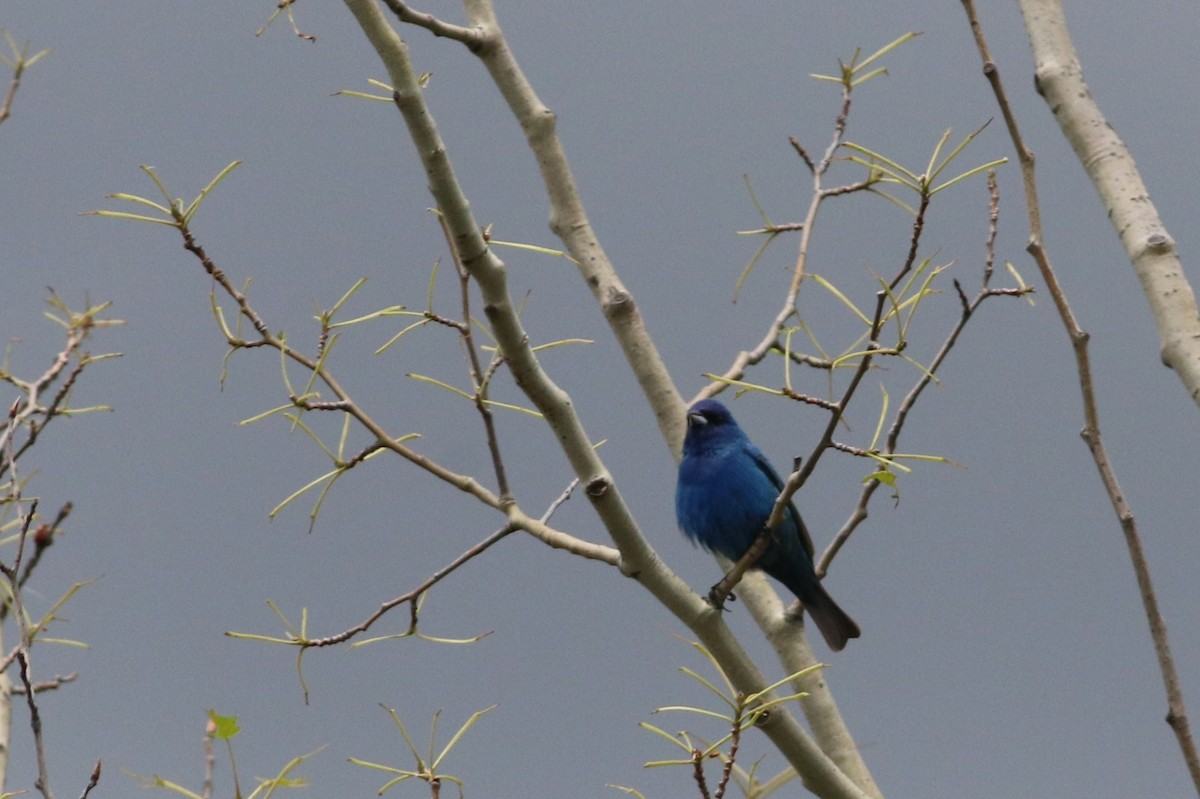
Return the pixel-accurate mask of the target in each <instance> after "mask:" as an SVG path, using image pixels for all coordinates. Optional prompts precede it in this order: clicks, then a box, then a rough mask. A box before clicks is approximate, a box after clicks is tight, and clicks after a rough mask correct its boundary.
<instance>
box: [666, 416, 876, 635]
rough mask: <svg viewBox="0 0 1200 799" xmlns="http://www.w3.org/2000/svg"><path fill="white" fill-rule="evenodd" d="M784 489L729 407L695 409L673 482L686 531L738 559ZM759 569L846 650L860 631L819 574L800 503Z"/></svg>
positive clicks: (711, 548) (682, 527)
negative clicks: (827, 591)
mask: <svg viewBox="0 0 1200 799" xmlns="http://www.w3.org/2000/svg"><path fill="white" fill-rule="evenodd" d="M782 491H783V481H782V480H780V479H779V475H778V474H777V473H776V472H775V470H774V469H773V468H772V467H771V464H770V463H769V462H768V461H767V458H766V456H765V455H763V454H762V452H761V451H759V449H758V447H756V446H754V444H753V443H752V442H751V441H750V439H749V438H747V437H746V434H745V433H743V432H742V428H740V427H738V423H737V422H735V421H734V420H733V416H732V415H731V414H730V413H729V409H728V408H726V407H725V406H724V405H722V404H721V403H719V402H717V401H716V400H711V399H704V400H700V401H699V402H697V403H696V404H695V405H693V406H692V407H691V409H690V410H689V411H688V415H687V435H686V437H685V438H684V440H683V460H681V461H680V462H679V481H678V483H677V484H676V486H675V517H676V519H677V520H678V522H679V529H680V530H682V531H683V534H684V535H685V536H687V537H688V538H689V539H690V540H691V541H692V542H693V543H695V544H699V545H700V546H701V547H703V548H704V549H706V550H708V551H709V552H716V553H718V554H721V555H724V556H725V557H727V558H729V559H730V560H732V561H736V560H738V559H739V558H740V557H741V556H742V555H744V554H746V550H748V549H749V548H750V545H751V544H753V543H754V540H755V539H756V538H758V534H759V533H760V532H762V529H763V525H765V524H766V521H767V517H769V516H770V515H771V508H772V507H773V506H774V505H775V500H776V499H778V498H779V495H780V493H782ZM754 568H756V569H761V570H763V571H765V572H766V573H767V574H769V575H771V576H772V577H774V578H775V579H776V580H778V581H779V582H781V583H783V584H784V585H785V586H787V587H788V589H789V590H790V591H791V592H792V593H793V594H795V595H796V596H797V597H798V598H799V599H800V601H801V602H803V603H804V607H805V609H806V610H807V611H808V615H809V616H811V617H812V620H813V621H814V622H816V624H817V629H819V630H820V631H821V635H823V636H824V637H825V642H826V643H828V644H829V648H830V649H832V650H833V651H835V652H840V651H841V649H842V648H843V647H844V646H845V645H846V641H847V640H848V639H850V638H858V636H859V635H860V634H861V633H860V631H859V629H858V625H857V624H855V623H854V620H853V619H851V618H850V617H849V616H847V615H846V612H845V611H844V610H842V609H841V608H840V607H838V605H837V603H836V602H834V601H833V598H832V597H831V596H829V594H828V593H826V591H825V588H824V587H823V586H822V585H821V582H820V580H818V579H817V575H816V572H815V570H814V569H813V545H812V539H811V538H809V535H808V530H806V529H805V528H804V522H803V520H801V518H800V514H799V513H798V512H797V511H796V506H795V505H791V504H789V505H788V509H787V513H786V514H785V515H784V517H783V520H782V521H781V522H780V523H779V526H778V527H776V528H775V538H774V540H773V541H772V542H771V543H770V544H769V545H768V546H767V549H766V551H765V552H763V554H762V557H760V558H759V559H758V562H757V563H756V564H755V565H754Z"/></svg>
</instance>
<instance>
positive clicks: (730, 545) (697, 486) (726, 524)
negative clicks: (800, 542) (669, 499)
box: [675, 440, 795, 560]
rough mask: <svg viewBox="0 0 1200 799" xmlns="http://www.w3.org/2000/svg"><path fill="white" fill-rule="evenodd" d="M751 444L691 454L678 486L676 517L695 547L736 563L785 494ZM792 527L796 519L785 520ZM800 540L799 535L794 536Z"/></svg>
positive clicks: (685, 460)
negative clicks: (780, 497) (768, 474)
mask: <svg viewBox="0 0 1200 799" xmlns="http://www.w3.org/2000/svg"><path fill="white" fill-rule="evenodd" d="M752 446H753V445H751V444H749V442H746V441H744V440H743V441H735V442H730V443H729V445H728V446H722V447H714V448H711V449H708V448H706V449H703V450H701V451H698V452H693V453H688V454H685V456H684V458H683V460H682V461H681V462H680V465H679V481H678V483H677V484H676V487H675V514H676V517H677V519H678V521H679V526H680V528H681V529H682V530H683V533H684V535H686V536H687V537H688V538H689V539H691V540H692V541H693V542H695V543H697V544H699V545H700V546H702V547H704V548H705V549H707V550H710V551H712V552H718V553H720V554H722V555H724V556H725V557H727V558H730V559H731V560H737V559H738V558H740V557H741V556H742V555H743V554H744V553H745V552H746V550H747V549H749V548H750V545H751V544H752V543H753V542H754V539H755V538H756V537H757V536H758V533H759V532H760V531H761V530H762V527H763V524H764V523H765V522H766V520H767V516H769V515H770V512H771V507H772V506H773V505H774V502H775V498H776V497H777V496H778V495H779V490H778V489H777V488H776V487H775V485H774V484H773V483H772V482H771V479H770V478H769V477H768V476H767V475H766V474H765V473H763V471H762V470H761V469H760V468H759V465H758V463H757V462H756V460H755V458H754V453H752V452H751V451H750V450H749V449H748V447H752ZM784 526H785V527H790V526H791V525H790V520H789V519H786V518H785V520H784ZM790 532H791V533H792V534H793V535H795V531H790Z"/></svg>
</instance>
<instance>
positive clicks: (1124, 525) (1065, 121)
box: [962, 0, 1200, 793]
mask: <svg viewBox="0 0 1200 799" xmlns="http://www.w3.org/2000/svg"><path fill="white" fill-rule="evenodd" d="M962 4H963V9H964V10H965V11H966V14H967V21H968V22H969V23H970V25H971V30H972V32H973V33H974V36H975V44H976V47H977V48H978V50H979V56H980V59H981V60H982V62H983V74H984V76H985V77H986V78H987V80H988V83H989V84H990V85H991V87H992V91H993V93H994V94H995V96H996V102H997V104H998V105H999V106H1000V110H1001V113H1002V114H1003V115H1004V121H1005V123H1006V124H1007V126H1008V132H1009V136H1010V137H1011V138H1012V142H1013V146H1014V147H1015V148H1016V151H1017V155H1018V157H1019V159H1020V162H1021V175H1022V178H1023V179H1024V184H1025V198H1026V206H1027V209H1028V213H1029V246H1028V248H1027V249H1028V251H1029V254H1030V255H1031V256H1032V257H1033V259H1034V262H1035V263H1036V264H1037V267H1038V270H1039V271H1040V273H1041V275H1042V280H1044V281H1045V283H1046V288H1047V290H1048V291H1049V292H1050V296H1051V297H1052V298H1053V300H1054V306H1055V308H1057V309H1058V314H1059V318H1060V319H1061V320H1062V323H1063V327H1064V328H1065V329H1066V332H1067V336H1068V337H1069V338H1070V341H1071V348H1072V350H1073V352H1074V354H1075V368H1076V371H1077V372H1078V374H1079V389H1080V394H1081V396H1082V400H1083V419H1084V422H1083V430H1082V432H1081V434H1080V435H1082V437H1083V440H1084V441H1085V442H1086V443H1087V446H1088V449H1089V450H1090V452H1091V454H1092V460H1093V461H1094V462H1095V464H1096V469H1097V470H1098V471H1099V473H1100V481H1101V482H1102V483H1103V485H1104V488H1105V490H1106V491H1107V492H1108V497H1109V501H1110V503H1111V504H1112V507H1113V512H1114V513H1116V516H1117V520H1118V522H1119V523H1120V525H1121V532H1122V533H1123V534H1124V537H1125V545H1126V547H1127V548H1128V550H1129V558H1130V561H1131V563H1132V565H1133V571H1134V575H1135V577H1136V579H1137V583H1138V590H1139V592H1140V594H1141V597H1142V607H1143V609H1144V611H1145V613H1146V621H1147V624H1148V625H1149V627H1150V635H1151V638H1152V639H1153V641H1154V651H1155V655H1156V656H1157V658H1158V666H1159V671H1160V672H1161V675H1162V681H1163V688H1164V690H1165V691H1166V695H1167V724H1168V725H1170V727H1171V729H1172V731H1174V733H1175V739H1176V741H1177V742H1178V744H1179V748H1180V751H1181V752H1182V754H1183V759H1184V762H1185V763H1186V765H1187V768H1188V772H1189V773H1190V775H1191V778H1192V783H1193V785H1194V786H1195V788H1196V791H1197V792H1198V793H1200V755H1198V754H1197V751H1196V742H1195V740H1194V739H1193V737H1192V732H1191V727H1190V725H1189V723H1188V717H1187V709H1186V707H1185V706H1184V702H1183V691H1182V689H1181V688H1180V685H1179V675H1178V673H1177V671H1176V669H1175V659H1174V656H1173V655H1172V654H1171V646H1170V642H1169V639H1168V637H1167V624H1166V620H1165V619H1164V618H1163V616H1162V613H1161V611H1160V610H1159V606H1158V598H1157V596H1156V594H1155V592H1154V585H1153V583H1152V582H1151V579H1150V567H1149V564H1148V563H1147V562H1146V556H1145V552H1144V551H1143V550H1142V543H1141V537H1140V535H1139V534H1138V529H1137V523H1136V522H1135V520H1134V517H1133V511H1132V509H1131V508H1130V506H1129V503H1128V501H1127V500H1126V499H1125V494H1124V492H1123V491H1122V490H1121V487H1120V485H1119V484H1118V483H1117V476H1116V472H1115V471H1114V469H1113V467H1112V463H1111V462H1110V461H1109V459H1108V454H1107V452H1106V451H1105V447H1104V442H1103V439H1102V438H1101V433H1100V416H1099V411H1098V409H1097V406H1096V394H1095V386H1094V384H1093V382H1092V365H1091V358H1090V356H1089V354H1088V338H1089V336H1088V333H1087V332H1086V331H1085V330H1084V329H1083V328H1082V327H1081V326H1080V324H1079V321H1078V320H1077V319H1076V318H1075V314H1074V312H1073V311H1072V310H1071V307H1070V305H1069V304H1068V303H1067V297H1066V293H1065V292H1064V291H1063V288H1062V286H1061V285H1059V282H1058V276H1057V275H1056V273H1055V271H1054V268H1053V267H1052V266H1051V264H1050V258H1049V255H1048V254H1047V252H1046V249H1045V247H1044V245H1043V242H1044V241H1045V237H1044V235H1043V232H1042V219H1041V206H1040V205H1039V203H1038V196H1037V181H1036V175H1035V171H1034V158H1033V153H1032V152H1031V151H1030V149H1029V148H1028V147H1027V146H1026V144H1025V140H1024V138H1023V137H1022V136H1021V132H1020V129H1019V127H1018V126H1017V120H1016V116H1015V115H1014V113H1013V110H1012V106H1011V104H1010V103H1009V100H1008V95H1007V94H1006V92H1005V91H1004V86H1003V83H1002V82H1001V80H1000V71H999V69H998V68H997V66H996V64H995V62H994V61H993V60H992V56H991V52H990V51H989V49H988V46H987V41H986V39H985V38H984V35H983V29H982V27H981V26H980V24H979V17H978V15H977V14H976V13H975V4H974V2H973V0H962ZM1021 10H1022V13H1023V15H1024V16H1025V23H1026V27H1027V28H1028V29H1029V33H1030V39H1031V41H1033V47H1034V53H1035V58H1036V60H1037V73H1038V76H1039V77H1038V79H1039V85H1040V86H1041V88H1042V91H1043V92H1045V94H1046V98H1047V100H1048V101H1049V100H1050V99H1051V97H1055V98H1057V99H1060V100H1062V101H1063V102H1069V104H1070V105H1072V108H1071V109H1063V110H1056V116H1059V120H1060V124H1062V125H1063V126H1064V132H1065V133H1068V138H1069V139H1072V144H1073V145H1075V146H1076V152H1077V153H1079V154H1080V156H1081V157H1083V151H1082V150H1081V149H1080V148H1081V147H1082V146H1083V145H1084V144H1085V140H1084V139H1083V138H1079V139H1078V141H1076V139H1075V138H1073V134H1072V133H1071V132H1068V127H1072V128H1073V126H1074V124H1075V123H1076V122H1078V120H1079V118H1078V117H1077V116H1076V114H1077V113H1080V112H1083V111H1087V112H1088V113H1089V114H1091V115H1092V116H1091V119H1092V123H1089V124H1098V125H1099V126H1100V127H1102V128H1104V131H1108V133H1105V132H1104V131H1096V133H1097V134H1100V135H1103V136H1106V137H1107V136H1108V135H1109V134H1110V133H1111V138H1109V139H1108V144H1107V145H1106V146H1107V147H1111V148H1113V152H1117V153H1120V154H1122V158H1119V159H1116V160H1119V161H1124V162H1125V164H1126V166H1125V167H1124V168H1126V169H1128V172H1127V173H1125V174H1124V177H1123V178H1121V179H1122V180H1126V181H1130V182H1128V183H1126V186H1127V188H1126V189H1125V193H1126V195H1127V196H1129V197H1131V198H1135V202H1134V205H1139V204H1140V205H1144V206H1145V210H1146V215H1144V216H1141V217H1135V216H1134V215H1131V213H1130V210H1129V208H1128V207H1126V206H1125V205H1124V204H1123V203H1118V202H1116V199H1115V198H1113V197H1109V196H1108V189H1107V188H1105V186H1107V185H1108V180H1109V179H1110V178H1111V177H1112V173H1111V172H1110V171H1109V167H1108V166H1105V167H1104V168H1103V169H1102V170H1099V171H1096V172H1094V173H1092V174H1093V180H1094V181H1095V182H1096V183H1097V187H1098V188H1099V189H1100V190H1101V192H1102V194H1104V196H1105V205H1106V206H1108V210H1109V215H1110V217H1111V218H1112V219H1113V223H1114V224H1116V225H1117V227H1118V230H1119V231H1120V232H1121V236H1122V239H1123V240H1124V241H1125V242H1126V249H1127V250H1129V248H1130V246H1131V243H1132V242H1134V241H1136V240H1138V239H1139V238H1140V239H1141V240H1142V242H1143V243H1145V244H1147V245H1151V246H1150V247H1149V248H1148V249H1147V250H1146V251H1145V252H1143V253H1140V255H1139V256H1138V257H1136V258H1135V267H1136V268H1137V269H1138V273H1139V277H1142V278H1143V289H1144V290H1146V292H1147V294H1150V293H1152V292H1151V290H1150V289H1149V287H1148V285H1149V283H1151V282H1157V281H1158V279H1159V278H1160V277H1162V276H1161V275H1158V274H1156V273H1155V272H1154V270H1156V269H1158V268H1160V267H1161V266H1162V265H1163V264H1164V263H1168V262H1169V263H1174V264H1175V266H1174V267H1173V268H1174V270H1175V277H1176V278H1177V280H1170V281H1167V282H1165V283H1162V284H1159V286H1160V288H1158V289H1155V291H1160V292H1161V291H1167V290H1168V288H1167V287H1168V286H1170V287H1171V288H1170V289H1169V290H1170V292H1171V293H1174V294H1177V295H1185V294H1186V296H1177V297H1175V298H1173V299H1168V298H1163V297H1161V296H1159V297H1158V301H1156V300H1155V299H1151V307H1152V310H1154V312H1155V315H1156V318H1158V316H1159V314H1160V313H1161V314H1162V315H1163V319H1162V320H1161V322H1162V323H1165V322H1166V321H1168V320H1169V319H1173V320H1174V322H1175V323H1178V322H1180V320H1181V317H1183V316H1189V318H1190V319H1191V320H1192V321H1193V322H1194V321H1195V316H1196V304H1195V298H1194V297H1193V296H1192V293H1191V289H1190V288H1189V287H1188V286H1187V284H1186V283H1185V282H1183V272H1182V269H1181V268H1180V267H1179V264H1178V262H1177V261H1175V260H1174V255H1173V247H1174V245H1173V242H1171V241H1170V239H1169V238H1167V237H1166V233H1165V231H1162V229H1161V226H1158V223H1157V221H1156V220H1157V217H1155V216H1154V214H1153V206H1152V205H1150V202H1149V200H1148V199H1147V198H1146V196H1145V190H1144V188H1143V187H1142V184H1141V180H1140V179H1139V178H1138V177H1137V174H1136V172H1135V171H1134V170H1133V163H1132V160H1126V159H1128V153H1127V152H1126V150H1125V147H1124V144H1123V143H1121V141H1120V139H1118V138H1117V136H1116V134H1115V133H1112V132H1111V130H1110V129H1109V128H1108V126H1107V123H1104V121H1103V118H1102V117H1100V116H1099V109H1098V108H1096V107H1095V104H1094V102H1093V101H1092V100H1091V95H1090V94H1089V93H1088V92H1087V90H1086V87H1084V85H1083V83H1082V79H1081V78H1080V72H1079V63H1078V61H1077V60H1076V59H1075V56H1074V50H1073V48H1072V47H1071V45H1070V38H1069V35H1068V33H1067V27H1066V19H1065V18H1064V17H1063V15H1062V9H1061V7H1059V6H1058V4H1057V3H1056V2H1037V3H1035V2H1030V0H1022V1H1021ZM1049 29H1053V30H1049ZM1053 53H1057V54H1058V56H1057V57H1058V58H1063V59H1065V60H1061V61H1057V62H1054V63H1052V62H1051V61H1050V59H1051V57H1052V54H1053ZM1051 69H1053V70H1054V71H1056V72H1057V73H1058V74H1057V75H1051V74H1050V71H1051ZM1067 84H1069V85H1071V86H1073V87H1074V88H1073V89H1072V91H1076V92H1078V93H1079V94H1080V95H1081V96H1079V97H1072V98H1065V97H1060V96H1059V95H1060V93H1061V92H1062V90H1063V89H1064V88H1065V85H1067ZM1052 107H1053V104H1052ZM1099 160H1107V159H1099ZM1102 181H1103V183H1104V185H1103V186H1102V185H1101V182H1102ZM1110 202H1111V203H1112V204H1110ZM1118 217H1119V218H1120V219H1121V220H1122V221H1121V222H1120V223H1118ZM1126 225H1128V226H1130V229H1129V230H1127V228H1126ZM1158 235H1161V236H1162V237H1163V238H1162V240H1161V241H1159V242H1158V244H1161V245H1163V248H1164V251H1163V252H1162V253H1160V254H1159V255H1161V256H1162V257H1159V255H1156V254H1154V253H1151V252H1150V250H1151V249H1157V247H1156V246H1154V245H1153V244H1152V242H1151V241H1150V239H1153V238H1154V237H1156V236H1158ZM1139 246H1140V245H1139ZM1168 251H1169V253H1168ZM1168 254H1169V255H1170V257H1169V258H1168V257H1167V256H1168ZM1140 256H1146V260H1145V261H1143V260H1142V259H1141V257H1140ZM1143 275H1144V276H1143ZM1159 329H1160V335H1162V336H1164V342H1165V341H1166V338H1165V336H1166V333H1165V327H1164V326H1163V324H1161V323H1160V328H1159ZM1193 329H1194V328H1193ZM1198 332H1200V331H1198ZM1168 350H1169V351H1170V352H1168ZM1163 353H1164V359H1166V358H1167V357H1171V358H1173V361H1172V362H1170V363H1169V364H1168V365H1171V366H1172V367H1173V368H1175V370H1176V372H1177V373H1178V374H1179V375H1180V378H1181V379H1183V381H1184V383H1185V384H1186V385H1188V386H1189V390H1191V391H1192V396H1193V399H1196V398H1197V389H1196V388H1193V386H1196V387H1200V383H1197V382H1193V367H1195V366H1196V365H1197V358H1196V356H1194V355H1187V356H1186V358H1185V357H1184V355H1183V350H1182V348H1179V349H1176V348H1175V347H1172V346H1168V345H1167V344H1166V343H1164V350H1163ZM1189 364H1190V365H1189ZM1195 378H1197V379H1200V373H1196V374H1195Z"/></svg>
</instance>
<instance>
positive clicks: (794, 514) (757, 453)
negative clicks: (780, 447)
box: [746, 441, 816, 559]
mask: <svg viewBox="0 0 1200 799" xmlns="http://www.w3.org/2000/svg"><path fill="white" fill-rule="evenodd" d="M746 452H747V453H748V454H749V455H750V457H751V459H753V461H754V465H755V466H757V467H758V470H759V471H760V472H762V473H763V474H765V475H766V476H767V479H768V480H770V481H771V485H773V486H775V495H776V496H777V497H778V496H779V495H780V494H782V493H783V480H781V479H779V474H778V473H777V472H776V471H775V467H774V466H772V465H771V462H770V461H769V460H767V456H766V455H763V454H762V450H760V449H759V448H758V447H756V446H754V444H753V443H752V442H750V441H747V442H746ZM788 515H789V516H790V517H791V519H792V524H793V525H795V527H796V530H797V531H798V532H799V534H800V543H801V544H803V545H804V551H805V552H807V553H808V557H809V559H812V558H815V557H816V555H815V554H814V553H813V542H812V537H811V536H810V535H809V534H808V528H807V527H805V526H804V519H802V518H800V512H799V511H798V510H796V506H795V504H793V503H791V502H789V503H788Z"/></svg>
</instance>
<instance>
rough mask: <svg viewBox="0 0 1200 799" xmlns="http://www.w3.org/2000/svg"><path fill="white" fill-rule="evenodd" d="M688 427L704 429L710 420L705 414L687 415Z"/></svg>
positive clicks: (693, 413)
mask: <svg viewBox="0 0 1200 799" xmlns="http://www.w3.org/2000/svg"><path fill="white" fill-rule="evenodd" d="M687 422H688V427H703V426H704V425H706V424H708V420H707V419H705V418H704V414H702V413H696V412H694V411H693V412H692V413H689V414H688V415H687Z"/></svg>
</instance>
